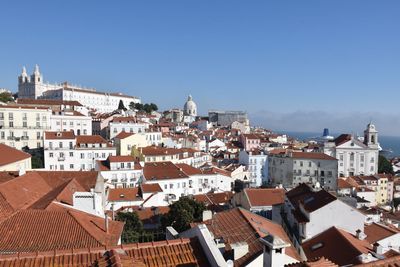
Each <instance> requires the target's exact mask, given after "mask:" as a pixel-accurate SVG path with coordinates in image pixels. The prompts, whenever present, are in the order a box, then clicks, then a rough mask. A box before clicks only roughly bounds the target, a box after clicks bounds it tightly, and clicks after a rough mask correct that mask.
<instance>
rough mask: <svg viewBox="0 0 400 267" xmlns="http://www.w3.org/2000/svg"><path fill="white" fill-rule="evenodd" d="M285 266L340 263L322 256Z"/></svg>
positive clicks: (318, 266) (327, 266) (324, 266)
mask: <svg viewBox="0 0 400 267" xmlns="http://www.w3.org/2000/svg"><path fill="white" fill-rule="evenodd" d="M285 267H339V265H337V264H335V263H333V262H331V261H330V260H328V259H326V258H324V257H321V258H316V259H311V260H308V261H303V262H297V263H291V264H286V265H285Z"/></svg>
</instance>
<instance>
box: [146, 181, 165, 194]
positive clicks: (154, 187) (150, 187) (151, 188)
mask: <svg viewBox="0 0 400 267" xmlns="http://www.w3.org/2000/svg"><path fill="white" fill-rule="evenodd" d="M140 188H141V190H142V192H143V193H157V192H163V190H162V189H161V187H160V185H159V184H146V183H145V184H141V185H140Z"/></svg>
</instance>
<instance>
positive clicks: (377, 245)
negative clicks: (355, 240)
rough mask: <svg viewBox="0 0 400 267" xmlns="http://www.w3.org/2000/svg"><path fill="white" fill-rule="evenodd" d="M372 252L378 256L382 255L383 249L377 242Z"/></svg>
mask: <svg viewBox="0 0 400 267" xmlns="http://www.w3.org/2000/svg"><path fill="white" fill-rule="evenodd" d="M374 252H375V253H376V254H378V255H382V254H383V247H382V246H381V245H380V244H379V243H378V242H375V243H374Z"/></svg>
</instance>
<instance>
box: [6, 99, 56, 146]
mask: <svg viewBox="0 0 400 267" xmlns="http://www.w3.org/2000/svg"><path fill="white" fill-rule="evenodd" d="M50 117H51V110H50V109H49V108H45V107H34V106H20V105H7V106H0V142H1V143H3V144H6V145H8V146H11V147H14V148H16V149H19V150H21V149H22V148H23V147H28V148H30V149H35V148H41V147H43V133H44V131H48V130H50Z"/></svg>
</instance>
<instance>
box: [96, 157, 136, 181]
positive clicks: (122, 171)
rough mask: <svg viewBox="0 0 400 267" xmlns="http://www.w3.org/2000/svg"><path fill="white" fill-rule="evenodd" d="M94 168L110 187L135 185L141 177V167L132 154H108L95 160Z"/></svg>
mask: <svg viewBox="0 0 400 267" xmlns="http://www.w3.org/2000/svg"><path fill="white" fill-rule="evenodd" d="M96 170H98V171H100V173H101V175H102V176H103V177H104V179H105V180H106V185H109V186H110V188H128V187H136V186H137V185H138V183H140V182H141V180H142V178H143V168H142V166H141V165H140V164H139V163H138V162H136V161H135V160H134V158H133V157H132V156H108V158H107V159H106V160H103V161H98V162H97V165H96Z"/></svg>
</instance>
